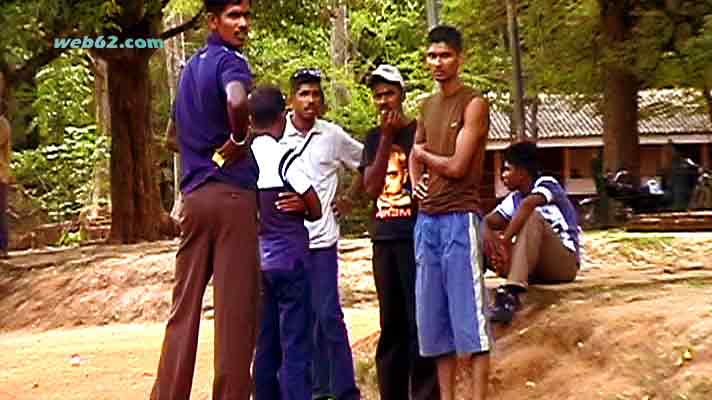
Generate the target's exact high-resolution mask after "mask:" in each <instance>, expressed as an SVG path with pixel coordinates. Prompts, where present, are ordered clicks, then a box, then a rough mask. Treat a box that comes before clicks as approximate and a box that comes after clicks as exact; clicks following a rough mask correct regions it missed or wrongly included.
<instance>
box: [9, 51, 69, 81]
mask: <svg viewBox="0 0 712 400" xmlns="http://www.w3.org/2000/svg"><path fill="white" fill-rule="evenodd" d="M66 50H67V49H59V48H55V47H54V46H52V47H49V48H47V49H46V50H45V51H43V52H41V53H38V54H36V55H35V56H33V57H32V58H30V59H29V60H27V62H26V63H25V64H24V65H23V66H21V67H19V68H16V69H15V70H14V71H13V70H10V73H9V74H8V75H9V77H8V81H9V84H10V85H12V86H16V85H17V84H18V83H20V82H27V83H31V82H32V81H33V80H34V79H35V75H36V74H37V71H39V69H40V68H42V67H43V66H45V65H47V64H49V63H50V62H52V60H54V59H55V58H57V57H59V56H60V55H61V54H62V53H64V52H65V51H66Z"/></svg>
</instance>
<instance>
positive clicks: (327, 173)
mask: <svg viewBox="0 0 712 400" xmlns="http://www.w3.org/2000/svg"><path fill="white" fill-rule="evenodd" d="M280 143H281V144H282V145H284V146H286V147H287V148H290V149H294V151H295V154H297V155H298V156H299V157H300V158H301V159H302V160H303V162H304V165H305V169H306V171H307V175H309V179H310V180H311V182H312V183H313V185H314V189H315V190H316V193H317V194H318V195H319V200H320V201H321V209H322V210H321V211H322V215H323V216H322V217H321V218H320V219H319V220H318V221H306V222H305V223H304V225H305V226H306V227H307V229H308V230H309V247H310V248H312V249H321V248H326V247H330V246H332V245H334V244H335V243H336V241H337V240H338V239H339V224H338V223H337V222H336V216H334V212H333V210H332V208H331V203H332V202H333V201H334V198H335V196H336V188H337V187H338V185H339V177H338V171H339V169H340V168H341V167H343V166H345V167H347V168H349V169H351V170H354V171H356V170H357V168H358V166H359V164H360V163H361V153H362V152H363V145H362V144H361V143H360V142H359V141H357V140H355V139H354V138H352V137H351V136H349V134H348V133H346V132H345V131H344V130H343V129H342V128H341V127H340V126H338V125H336V124H332V123H331V122H327V121H324V120H322V119H317V120H316V122H315V123H314V126H313V127H312V129H311V130H309V132H308V133H307V134H306V135H305V136H302V133H301V132H299V131H298V130H297V128H295V127H294V125H293V124H292V114H291V113H290V114H289V115H288V116H287V126H286V127H285V129H284V136H283V137H282V139H281V140H280Z"/></svg>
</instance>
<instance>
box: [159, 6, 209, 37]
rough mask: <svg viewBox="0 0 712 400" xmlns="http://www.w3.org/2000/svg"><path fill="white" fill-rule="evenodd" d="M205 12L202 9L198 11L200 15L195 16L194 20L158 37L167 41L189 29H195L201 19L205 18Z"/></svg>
mask: <svg viewBox="0 0 712 400" xmlns="http://www.w3.org/2000/svg"><path fill="white" fill-rule="evenodd" d="M204 11H205V10H204V9H202V8H201V9H200V11H198V13H197V14H195V15H194V16H193V18H191V19H190V20H188V21H186V22H184V23H183V24H181V25H178V26H174V27H173V28H171V29H169V30H167V31H165V32H163V33H161V34H160V35H158V37H159V38H161V39H163V40H166V39H170V38H172V37H173V36H176V35H179V34H181V33H183V32H185V31H187V30H188V29H193V28H195V26H196V25H198V22H200V19H201V18H202V17H203V14H204Z"/></svg>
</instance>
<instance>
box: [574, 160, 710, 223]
mask: <svg viewBox="0 0 712 400" xmlns="http://www.w3.org/2000/svg"><path fill="white" fill-rule="evenodd" d="M682 162H683V164H682V166H683V167H686V168H689V170H690V173H691V174H692V175H694V182H695V184H694V189H692V190H691V192H692V195H691V196H690V200H689V209H690V210H702V209H712V171H710V170H709V169H706V168H703V167H701V166H700V165H698V164H697V163H695V162H694V161H692V160H690V159H689V158H687V159H683V160H682ZM605 190H606V194H607V195H608V197H610V198H612V199H614V200H617V201H619V202H621V203H622V204H623V208H622V209H620V210H617V214H616V215H615V218H616V219H617V220H620V221H626V220H628V219H630V218H631V217H632V216H633V215H634V214H641V213H651V212H661V211H667V210H670V209H671V207H672V206H673V198H674V196H673V193H672V191H671V189H670V188H669V187H661V185H660V184H659V183H658V181H657V180H655V179H649V180H648V181H646V182H645V183H644V184H642V185H636V184H635V182H634V180H633V176H632V175H631V174H630V172H629V171H628V170H626V169H620V170H618V172H616V173H615V174H609V175H608V176H606V183H605ZM688 193H689V192H688ZM600 201H601V199H600V196H593V197H589V198H586V199H583V200H581V201H580V202H579V209H580V214H579V216H580V220H581V221H580V223H581V225H582V226H583V227H584V228H586V227H593V226H598V225H599V223H598V222H599V221H597V217H598V215H597V212H596V210H597V208H598V207H599V204H600ZM684 204H687V203H684Z"/></svg>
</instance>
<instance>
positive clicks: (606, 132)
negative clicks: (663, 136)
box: [601, 0, 640, 182]
mask: <svg viewBox="0 0 712 400" xmlns="http://www.w3.org/2000/svg"><path fill="white" fill-rule="evenodd" d="M601 17H602V22H603V24H602V25H603V30H604V37H605V40H606V45H607V46H609V48H610V49H612V50H615V49H621V48H623V45H624V44H625V41H626V39H627V38H629V37H630V35H631V31H632V29H633V28H634V23H633V22H632V21H633V16H632V7H631V5H630V2H629V1H618V0H615V1H610V0H609V1H604V2H603V3H602V9H601ZM625 64H626V61H622V60H618V59H617V57H612V60H611V61H610V62H609V63H606V64H604V67H603V68H604V74H603V75H604V88H603V146H604V147H603V169H604V172H606V171H610V172H615V171H616V170H618V169H620V168H626V169H627V170H628V171H629V172H630V173H631V174H632V175H633V176H634V177H635V178H636V180H635V182H638V178H639V177H640V147H639V143H638V78H637V76H636V75H635V74H634V73H633V72H632V71H630V70H629V69H628V66H627V65H625Z"/></svg>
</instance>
